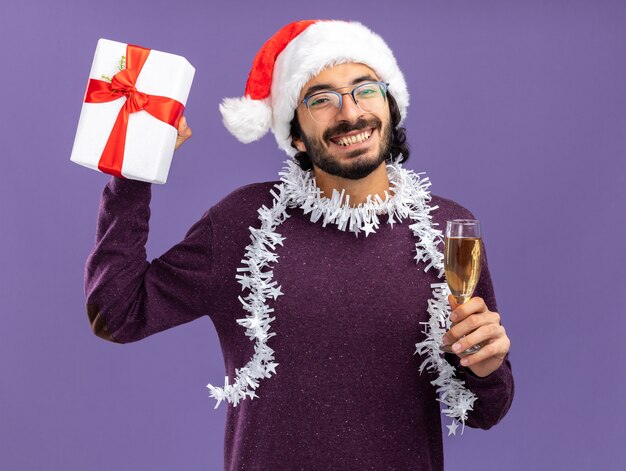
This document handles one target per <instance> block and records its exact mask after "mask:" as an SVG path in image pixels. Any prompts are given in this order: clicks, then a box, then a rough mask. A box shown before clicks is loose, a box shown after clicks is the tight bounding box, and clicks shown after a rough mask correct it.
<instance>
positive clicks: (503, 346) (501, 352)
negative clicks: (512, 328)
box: [461, 336, 511, 366]
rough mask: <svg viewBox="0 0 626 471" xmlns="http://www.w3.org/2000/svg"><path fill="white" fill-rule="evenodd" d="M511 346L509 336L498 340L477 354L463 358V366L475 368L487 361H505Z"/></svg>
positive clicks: (486, 345) (483, 347)
mask: <svg viewBox="0 0 626 471" xmlns="http://www.w3.org/2000/svg"><path fill="white" fill-rule="evenodd" d="M510 346H511V341H510V340H509V338H508V337H507V336H504V337H501V338H499V339H498V340H495V341H493V342H491V343H488V344H485V345H483V346H482V347H481V349H480V350H478V351H477V352H476V353H474V354H472V355H467V356H465V357H463V358H462V359H461V365H463V366H474V365H476V364H478V363H481V362H483V361H485V360H490V359H493V358H498V359H499V360H503V359H504V357H505V356H506V354H507V352H508V351H509V348H510Z"/></svg>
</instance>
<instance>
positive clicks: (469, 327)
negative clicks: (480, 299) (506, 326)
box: [448, 311, 500, 339]
mask: <svg viewBox="0 0 626 471" xmlns="http://www.w3.org/2000/svg"><path fill="white" fill-rule="evenodd" d="M499 323H500V314H498V313H497V312H491V311H487V312H482V313H478V314H471V315H470V316H468V317H466V318H465V319H464V320H462V321H460V322H457V323H455V324H454V325H453V326H452V327H451V328H450V330H449V331H448V333H449V334H450V335H449V336H450V337H453V338H455V339H459V338H461V337H463V336H464V335H468V334H470V333H472V332H474V331H475V330H476V329H478V328H480V327H482V326H484V325H488V324H495V325H499Z"/></svg>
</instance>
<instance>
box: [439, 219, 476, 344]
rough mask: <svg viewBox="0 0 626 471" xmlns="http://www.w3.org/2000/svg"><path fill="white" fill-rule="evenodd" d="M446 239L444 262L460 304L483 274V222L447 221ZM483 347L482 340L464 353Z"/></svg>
mask: <svg viewBox="0 0 626 471" xmlns="http://www.w3.org/2000/svg"><path fill="white" fill-rule="evenodd" d="M444 242H445V252H444V259H443V264H444V269H445V272H446V281H447V282H448V287H449V288H450V292H451V293H452V296H454V299H455V301H456V302H457V304H463V303H465V302H467V301H468V300H469V299H470V298H471V297H472V294H473V293H474V289H476V284H477V283H478V278H479V277H480V260H481V254H482V240H481V232H480V222H479V221H477V220H475V219H454V220H452V221H447V223H446V234H445V238H444ZM480 347H481V346H480V344H478V345H474V346H472V347H470V348H468V349H467V350H465V351H464V352H462V353H461V355H471V354H472V353H476V352H477V351H478V350H480ZM442 350H443V351H445V352H448V353H451V352H452V349H451V346H444V347H442Z"/></svg>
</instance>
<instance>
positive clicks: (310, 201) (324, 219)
mask: <svg viewBox="0 0 626 471" xmlns="http://www.w3.org/2000/svg"><path fill="white" fill-rule="evenodd" d="M285 164H286V165H285V167H284V168H283V170H282V171H281V172H280V177H281V181H280V183H278V184H276V185H275V186H274V187H273V188H272V189H271V190H270V193H271V194H272V196H273V201H272V205H271V207H267V206H265V205H263V206H261V207H260V208H259V210H258V212H259V219H260V221H261V226H260V227H259V228H253V227H251V228H250V234H251V239H252V243H251V244H249V245H248V246H247V247H246V251H245V255H244V259H243V260H242V263H243V265H244V266H243V267H241V268H238V269H237V274H236V278H237V281H238V282H239V283H240V284H241V285H242V289H244V290H248V295H247V296H245V297H241V296H240V297H239V301H240V302H241V304H242V306H243V309H244V311H246V312H247V314H246V317H244V318H242V319H237V323H238V324H240V325H241V326H242V327H245V328H246V336H247V337H249V338H250V340H255V341H256V343H255V346H254V355H253V356H252V359H251V360H250V361H249V362H248V363H247V364H246V365H245V366H244V367H242V368H239V369H235V374H236V378H235V381H234V382H233V384H229V378H228V376H226V378H225V382H224V387H215V386H213V385H211V384H209V385H208V386H207V387H208V388H209V390H210V391H211V393H210V395H211V397H213V398H214V399H216V400H217V404H216V405H215V408H217V407H218V406H219V405H220V403H221V402H222V401H226V402H229V403H231V404H233V406H235V407H236V406H237V404H238V403H239V401H240V400H243V399H245V398H246V397H249V398H250V399H253V398H255V397H259V396H257V395H256V393H255V389H256V388H258V386H259V381H260V380H261V379H263V378H269V377H271V376H272V374H276V367H277V366H278V363H276V362H274V360H275V357H274V350H272V349H271V348H270V347H269V346H268V345H267V340H268V339H269V338H271V337H273V336H274V335H276V333H274V332H271V333H270V323H271V322H272V321H273V320H274V319H275V317H270V315H271V314H272V313H273V312H274V309H273V308H271V307H270V306H269V305H268V304H267V301H268V300H270V299H272V300H273V301H275V300H276V299H277V298H278V297H279V296H281V295H282V294H283V293H282V292H281V287H280V286H279V285H278V282H277V281H275V280H273V279H272V278H273V271H272V268H271V267H272V265H274V264H276V263H277V262H278V257H277V256H276V254H275V253H274V250H275V249H276V246H277V245H283V242H284V241H285V238H284V237H282V236H281V235H280V233H278V232H277V231H276V229H277V227H278V226H279V225H280V224H281V223H283V222H284V221H285V220H286V219H287V218H289V214H288V213H287V209H289V208H301V209H302V210H303V211H304V214H310V218H311V222H312V223H317V222H318V221H319V220H320V219H321V224H322V226H324V227H325V226H327V225H328V224H331V225H335V226H337V228H338V229H340V230H342V231H345V230H348V231H349V232H353V233H354V234H355V235H356V236H357V237H358V235H359V234H361V233H364V234H365V236H366V237H367V236H369V235H370V234H372V233H375V232H376V230H377V229H378V228H379V227H380V224H381V217H383V216H386V222H387V223H388V224H391V225H392V226H393V224H395V223H396V222H401V221H402V220H404V219H406V218H409V220H410V221H412V224H411V225H410V226H409V229H410V230H411V231H412V232H413V235H414V236H415V237H416V242H415V252H416V254H415V256H414V258H415V260H416V262H417V263H418V264H419V263H420V262H422V263H424V265H425V267H424V271H428V270H430V269H431V268H433V269H435V270H437V271H438V277H439V278H443V277H444V269H443V255H442V254H441V252H440V251H439V249H438V246H439V245H440V244H442V233H441V231H440V230H438V229H435V228H434V227H433V224H432V222H431V216H430V212H431V211H433V210H434V209H436V207H431V206H429V205H428V203H429V202H430V200H431V196H430V193H429V192H428V188H429V187H430V181H429V179H428V178H427V177H424V178H421V177H420V175H418V174H416V173H414V172H412V171H410V170H406V169H404V168H403V167H402V166H401V165H400V164H399V163H397V162H394V163H390V164H388V165H387V175H388V178H389V183H390V193H391V194H389V193H387V192H386V193H385V198H384V199H383V198H381V197H380V196H378V195H376V196H374V197H373V198H372V197H370V196H368V198H367V200H366V202H365V203H361V204H359V205H356V206H350V202H349V196H347V195H345V194H344V192H343V191H342V192H341V193H340V192H338V191H336V190H334V191H333V195H332V196H331V197H330V198H327V197H322V196H321V190H320V189H319V188H318V187H317V185H316V183H315V177H314V176H313V174H312V173H311V172H310V171H304V170H302V169H301V168H300V167H299V166H298V165H297V164H296V163H295V162H294V161H292V160H287V161H286V162H285ZM431 289H432V290H433V297H432V298H431V299H430V300H429V301H428V313H429V314H430V319H429V322H425V323H422V324H424V326H425V328H424V332H423V333H424V334H425V336H426V338H425V340H423V341H422V342H419V343H417V344H416V351H415V353H416V354H420V355H421V356H423V357H424V361H423V362H422V364H421V365H420V368H419V371H420V373H422V372H423V371H424V370H425V369H426V370H429V371H431V372H435V373H437V378H436V379H435V380H433V381H432V382H431V383H432V384H433V385H435V386H436V387H437V393H438V395H439V399H438V400H439V401H440V402H442V403H443V404H445V405H446V408H445V409H443V410H442V413H443V414H445V415H447V416H448V417H450V418H451V419H453V420H452V423H451V424H450V425H447V427H448V429H449V434H456V429H457V428H458V423H459V422H460V423H461V424H462V425H463V427H464V426H465V421H466V420H467V414H468V412H469V411H470V410H472V407H473V404H474V402H475V400H476V395H475V394H474V393H472V392H471V391H469V390H468V389H467V388H466V387H465V386H464V383H463V381H460V380H459V379H457V378H455V377H454V373H455V368H454V367H453V366H452V365H450V364H449V363H448V362H447V361H446V360H445V358H444V357H443V355H442V353H441V350H440V345H441V344H442V337H443V334H444V333H445V332H446V331H447V330H448V329H449V328H450V321H449V315H450V308H449V305H448V301H447V296H448V294H449V290H448V286H447V284H446V283H445V280H443V281H442V283H435V284H432V285H431Z"/></svg>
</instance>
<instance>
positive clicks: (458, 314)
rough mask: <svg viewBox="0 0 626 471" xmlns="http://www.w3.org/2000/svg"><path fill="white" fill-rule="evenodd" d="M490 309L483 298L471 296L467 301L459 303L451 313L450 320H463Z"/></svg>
mask: <svg viewBox="0 0 626 471" xmlns="http://www.w3.org/2000/svg"><path fill="white" fill-rule="evenodd" d="M484 311H488V309H487V305H486V304H485V301H484V300H483V298H479V297H478V296H476V297H474V298H471V299H470V300H469V301H467V302H466V303H463V304H460V305H457V307H456V308H455V309H454V310H453V311H452V313H451V314H450V320H451V321H452V322H461V321H462V320H463V319H465V318H467V317H468V316H471V315H472V314H476V313H479V312H484Z"/></svg>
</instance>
